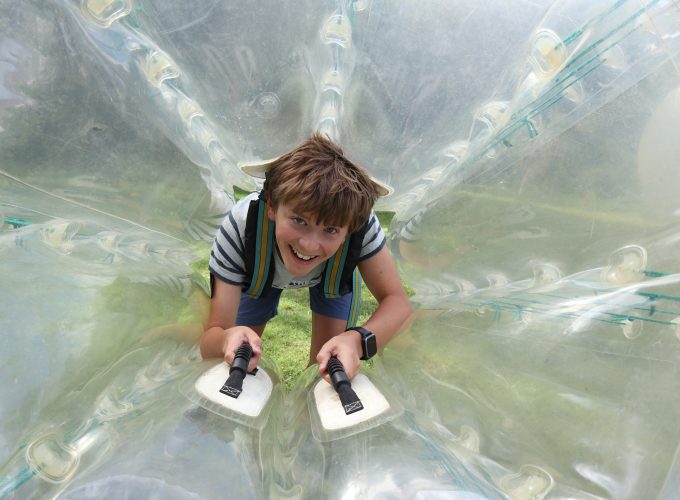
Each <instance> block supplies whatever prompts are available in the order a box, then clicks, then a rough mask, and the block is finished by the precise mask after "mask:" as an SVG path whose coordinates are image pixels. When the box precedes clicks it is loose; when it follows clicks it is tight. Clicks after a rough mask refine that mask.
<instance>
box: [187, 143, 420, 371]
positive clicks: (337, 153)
mask: <svg viewBox="0 0 680 500" xmlns="http://www.w3.org/2000/svg"><path fill="white" fill-rule="evenodd" d="M242 169H243V171H244V172H246V173H248V174H250V175H253V176H255V177H264V178H265V183H264V188H263V190H262V192H261V193H259V195H258V194H257V193H253V194H251V195H250V196H248V197H246V198H244V199H243V200H241V201H239V202H238V203H236V205H234V207H233V208H232V210H231V212H230V213H229V214H228V215H227V217H226V218H225V220H224V222H223V223H222V227H221V228H220V231H219V232H218V234H217V236H216V238H215V243H214V245H213V251H212V253H211V256H210V263H209V268H210V275H211V286H212V299H211V304H210V316H209V319H208V324H207V327H206V329H205V331H204V332H203V334H202V335H201V340H200V347H201V354H202V355H203V357H204V358H209V357H224V359H225V361H226V362H227V363H229V364H231V362H232V361H233V358H234V353H235V352H236V350H237V349H238V347H239V346H240V345H241V344H244V343H249V344H250V345H251V346H252V348H253V357H252V359H251V361H250V364H249V366H248V371H251V370H253V369H254V368H255V367H256V366H257V363H258V361H259V359H260V355H261V349H262V341H261V339H260V337H261V336H262V332H263V331H264V328H265V326H266V324H267V321H268V320H269V319H271V318H272V317H274V316H275V315H276V314H277V305H278V300H279V296H280V294H281V290H282V289H285V288H298V287H309V288H310V305H311V309H312V341H311V346H310V354H309V363H310V364H312V363H313V362H314V360H316V362H318V363H319V371H320V373H321V375H322V376H323V377H324V378H326V380H329V377H328V374H327V373H326V365H327V362H328V360H329V359H330V357H331V356H336V357H337V358H338V359H339V360H340V362H341V363H342V364H343V366H344V367H345V371H346V372H347V375H348V377H349V378H350V379H351V378H353V377H354V376H355V375H356V374H357V372H358V371H359V360H360V359H368V358H370V357H371V356H372V355H373V354H375V352H376V350H377V348H378V347H383V346H384V345H385V344H386V343H387V342H388V341H389V340H390V339H391V338H392V336H393V335H394V334H395V333H396V331H397V330H398V329H399V327H400V326H401V325H402V324H403V323H404V321H405V320H406V319H407V318H408V316H409V315H410V313H411V307H410V305H409V302H408V298H407V296H406V292H405V291H404V289H403V287H402V285H401V281H400V279H399V275H398V273H397V270H396V267H395V265H394V262H393V261H392V257H391V256H390V254H389V251H388V250H387V247H386V246H385V235H384V233H383V231H382V229H381V228H380V224H379V223H378V220H377V218H376V216H375V214H374V213H373V212H372V208H373V204H374V203H375V200H376V199H377V197H378V196H384V195H386V194H389V190H388V189H387V188H386V187H385V186H382V185H381V184H379V183H378V182H377V181H374V180H372V179H371V178H370V177H369V176H368V174H367V173H366V172H365V171H364V170H363V169H362V168H361V167H359V166H357V165H355V164H354V163H352V162H351V161H350V160H348V159H347V158H346V157H345V156H344V155H343V153H342V150H341V149H340V148H339V147H338V146H337V145H335V144H334V143H333V142H331V141H330V140H329V139H328V138H326V137H325V136H322V135H320V134H315V135H313V136H312V137H311V138H309V139H308V140H307V141H305V142H304V143H303V144H301V145H300V146H298V147H297V148H295V149H294V150H292V151H290V152H289V153H286V154H285V155H283V156H281V157H279V158H277V159H275V160H272V161H270V162H266V163H262V164H256V165H246V166H243V167H242ZM356 269H358V271H359V272H360V273H361V276H362V277H363V279H364V281H365V282H366V285H367V287H368V289H369V290H370V291H371V293H372V294H373V296H374V297H375V298H376V299H377V301H378V302H379V306H378V308H377V309H376V311H375V312H374V313H373V315H372V316H371V318H370V319H369V320H368V321H367V322H366V323H365V324H364V325H363V326H362V327H355V326H354V324H355V321H356V318H355V317H352V315H353V313H355V312H356V309H357V308H358V292H359V289H358V287H359V286H360V281H359V280H358V273H357V272H356ZM354 290H356V292H355V291H354Z"/></svg>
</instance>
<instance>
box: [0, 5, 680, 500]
mask: <svg viewBox="0 0 680 500" xmlns="http://www.w3.org/2000/svg"><path fill="white" fill-rule="evenodd" d="M0 13H1V15H0V23H1V25H2V29H1V30H0V218H1V220H2V224H1V225H0V228H1V229H0V276H1V278H0V280H1V281H0V283H1V284H0V332H1V333H0V335H1V337H0V347H1V349H0V374H1V375H2V380H3V381H4V383H3V384H2V386H1V387H0V401H1V402H2V403H0V427H1V429H2V432H0V464H2V466H1V468H0V497H8V498H43V497H47V496H50V497H54V496H61V497H65V498H88V497H103V496H126V495H127V496H129V497H141V496H151V495H157V496H162V497H172V498H199V497H201V498H224V497H225V496H228V497H240V498H262V497H272V498H276V497H286V498H291V497H292V498H298V497H301V498H324V497H326V498H339V497H342V498H356V497H361V498H372V497H373V498H386V497H387V498H464V499H479V498H516V499H525V498H617V499H618V498H631V499H632V498H675V497H677V492H678V491H680V465H679V464H680V458H679V457H678V456H677V449H678V444H679V443H680V430H678V428H677V423H676V420H677V419H676V415H678V413H680V390H679V389H680V387H678V384H679V383H680V382H678V381H679V380H680V377H679V376H678V375H679V374H678V369H679V368H678V366H680V363H679V362H678V361H680V360H679V359H678V358H679V357H680V340H679V339H680V284H678V281H679V278H680V274H679V271H680V260H679V257H678V256H679V255H680V225H679V224H678V217H679V215H680V202H679V201H678V196H677V192H678V189H677V188H678V186H680V169H678V162H677V159H678V158H679V157H680V141H678V140H677V131H678V130H680V70H679V68H680V8H679V7H678V4H677V2H672V1H670V0H666V1H664V0H645V1H640V0H618V1H613V0H612V1H592V0H588V1H585V0H583V1H578V0H571V1H567V0H564V1H554V2H548V1H533V2H507V1H501V0H498V1H485V2H478V1H475V0H467V1H466V0H455V1H446V2H444V1H425V2H423V1H415V0H405V1H400V2H396V3H395V2H381V1H377V0H355V1H348V2H332V1H322V2H319V1H311V0H309V1H299V2H294V3H293V4H291V3H290V2H274V1H268V0H267V1H260V2H256V3H249V4H242V3H234V2H217V1H213V0H198V1H193V2H188V3H187V2H179V1H175V0H164V1H162V2H161V1H156V0H140V1H133V0H79V1H76V0H53V1H48V2H45V1H42V2H37V1H24V2H13V1H10V0H0ZM314 130H320V131H322V132H324V133H326V134H328V135H329V136H331V137H332V138H333V139H335V140H337V141H338V142H339V143H340V144H341V145H342V146H343V148H344V149H345V151H346V152H347V154H348V155H349V156H350V157H351V158H353V159H355V160H356V161H357V162H359V163H361V164H363V165H364V166H366V168H367V169H368V170H370V172H371V173H372V175H374V176H375V177H377V178H379V179H381V180H382V181H384V182H387V183H389V184H390V185H391V186H392V187H394V189H395V193H394V195H392V196H391V197H389V198H387V199H384V200H381V201H380V204H379V207H378V208H380V209H383V210H391V211H393V212H394V213H395V216H394V219H393V222H392V225H391V228H390V234H389V247H390V249H391V250H392V252H393V254H394V255H395V257H396V259H397V261H398V264H399V267H400V270H401V272H402V276H403V278H404V280H405V281H406V283H407V284H408V285H409V286H410V287H411V288H412V289H413V290H414V291H415V295H414V296H413V297H412V301H413V303H414V305H415V306H416V307H417V309H418V311H417V313H416V315H415V316H414V318H413V320H412V321H410V323H409V324H408V325H404V330H403V332H402V333H401V334H400V336H399V337H397V338H396V339H394V341H393V342H392V343H391V344H390V346H389V347H388V348H387V349H386V350H385V351H384V353H383V355H382V356H381V358H379V359H378V360H376V361H375V363H374V364H373V366H372V367H364V369H363V370H364V373H366V374H367V375H368V377H369V379H370V380H372V381H373V382H374V383H375V384H376V387H378V388H380V389H381V390H382V391H384V395H385V397H386V398H387V400H388V401H389V402H390V404H391V408H392V411H391V412H389V413H388V414H385V415H384V418H377V419H373V420H371V421H370V422H364V424H363V425H359V426H357V427H355V428H353V429H350V430H347V429H345V430H343V432H341V433H333V432H330V431H328V432H325V431H324V432H321V431H319V428H318V425H319V422H320V421H321V419H320V418H319V415H318V414H315V411H317V410H316V409H315V408H316V407H315V405H314V404H313V398H310V396H309V395H310V393H311V391H312V390H313V387H314V386H315V384H316V383H317V381H318V378H317V376H316V374H315V368H313V367H310V368H309V369H308V370H307V371H306V372H305V373H304V374H303V376H302V377H301V378H300V380H298V382H297V384H296V386H295V388H294V390H293V391H292V392H290V393H285V392H284V391H283V389H282V386H281V384H280V383H278V380H279V378H280V377H279V375H278V370H277V368H276V367H275V366H274V365H273V364H272V362H271V361H269V360H267V359H266V356H265V359H264V360H263V369H266V370H268V373H269V375H270V376H271V378H272V380H273V381H274V382H275V384H274V389H273V391H272V396H271V398H270V400H269V402H268V403H267V404H268V406H267V411H266V413H265V414H264V416H263V417H262V419H261V420H259V421H258V422H257V425H255V424H253V423H252V422H249V421H248V419H247V418H243V417H239V418H236V417H235V416H234V415H230V414H229V413H228V412H221V414H217V413H214V412H212V411H207V410H206V409H205V408H204V407H203V406H201V404H200V401H198V400H196V399H195V398H192V397H190V396H191V394H189V393H187V391H186V390H185V388H186V387H187V386H188V387H191V382H192V381H193V380H195V379H196V378H197V377H198V376H199V375H200V374H201V373H202V372H203V371H204V370H206V369H207V368H208V367H209V364H206V363H203V362H201V360H200V356H199V354H198V352H197V350H196V346H195V341H196V339H197V337H198V335H199V334H200V332H201V331H202V323H203V322H204V321H205V319H206V317H207V305H208V290H207V284H206V280H205V278H204V275H205V274H204V273H205V269H203V267H204V266H205V258H206V255H207V252H208V251H209V250H208V248H209V247H208V246H207V245H206V244H205V242H208V241H210V240H211V239H212V237H213V235H214V234H215V231H216V229H217V227H218V226H219V223H220V222H221V220H222V218H223V216H224V214H225V213H226V212H227V211H228V210H229V207H230V206H231V205H232V203H233V199H234V186H237V187H239V188H241V189H246V190H248V189H253V188H256V187H257V186H256V185H255V184H254V183H253V181H252V180H251V179H248V178H246V177H244V176H243V175H242V174H240V172H239V170H238V168H237V167H238V164H239V163H240V162H244V161H252V160H258V159H265V158H269V157H272V156H275V155H278V154H280V153H282V152H283V151H285V150H287V149H289V148H291V147H293V146H294V145H295V144H297V143H298V142H300V141H301V140H302V139H304V138H305V137H306V136H307V135H309V134H310V133H311V132H312V131H314ZM265 354H266V345H265ZM213 409H214V408H213Z"/></svg>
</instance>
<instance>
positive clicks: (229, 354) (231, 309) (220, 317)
mask: <svg viewBox="0 0 680 500" xmlns="http://www.w3.org/2000/svg"><path fill="white" fill-rule="evenodd" d="M240 301H241V288H240V287H238V286H235V285H230V284H229V283H225V282H224V281H222V280H220V279H215V280H214V283H213V296H212V299H211V300H210V316H209V317H208V324H207V326H206V328H205V330H204V331H203V334H202V335H201V340H200V348H201V356H203V358H204V359H206V358H218V357H219V358H221V357H224V360H225V361H226V362H227V363H229V364H231V363H232V362H233V361H234V353H235V352H236V350H237V349H238V348H239V347H240V346H241V344H250V345H251V347H252V348H253V356H252V358H251V360H250V363H249V364H248V371H252V370H254V369H255V367H256V366H257V364H258V362H259V360H260V354H261V351H262V340H261V339H260V337H259V336H258V335H257V333H256V332H255V331H254V330H253V329H252V328H249V327H247V326H234V324H235V322H236V313H237V312H238V307H239V303H240Z"/></svg>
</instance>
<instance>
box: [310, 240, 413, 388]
mask: <svg viewBox="0 0 680 500" xmlns="http://www.w3.org/2000/svg"><path fill="white" fill-rule="evenodd" d="M359 271H360V272H361V276H362V278H363V279H364V282H365V283H366V286H367V287H368V289H369V290H370V291H371V293H372V294H373V296H374V297H375V298H376V300H377V301H378V308H377V309H376V310H375V312H374V313H373V314H372V315H371V317H370V318H369V320H368V321H367V322H366V323H365V324H364V325H363V326H364V327H365V328H367V329H368V330H370V331H371V332H373V333H374V334H375V337H376V341H377V344H378V349H381V348H383V347H385V345H386V344H387V343H388V342H389V341H390V339H391V338H392V337H393V336H394V334H395V333H397V331H398V330H399V328H400V327H401V326H402V325H403V324H404V322H405V321H406V320H407V319H408V317H409V316H410V315H411V305H410V304H409V301H408V296H407V295H406V291H405V290H404V287H403V286H402V285H401V280H400V279H399V273H398V272H397V267H396V266H395V264H394V261H393V260H392V256H391V255H390V252H389V250H388V249H387V247H386V246H384V247H383V248H382V249H381V250H380V251H379V252H378V253H376V254H375V255H373V256H372V257H370V258H368V259H366V260H363V261H361V262H360V263H359ZM361 355H362V352H361V335H360V334H359V332H356V331H354V330H350V331H346V332H344V333H341V334H340V335H337V336H335V337H333V338H332V339H331V340H329V341H328V342H326V344H325V345H324V346H323V347H322V348H321V350H320V351H319V354H318V355H317V358H316V359H317V362H318V363H319V370H320V372H321V373H322V375H323V376H324V378H328V374H327V373H326V364H327V363H328V360H329V358H330V357H331V356H337V357H338V359H339V360H340V361H341V362H342V363H343V365H345V370H346V371H347V375H348V376H349V377H350V378H353V377H354V375H356V373H357V372H358V367H359V362H358V360H359V358H360V357H361ZM355 358H356V359H355ZM355 367H356V368H355ZM348 368H349V369H348Z"/></svg>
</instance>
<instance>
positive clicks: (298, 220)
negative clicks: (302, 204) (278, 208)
mask: <svg viewBox="0 0 680 500" xmlns="http://www.w3.org/2000/svg"><path fill="white" fill-rule="evenodd" d="M290 220H292V221H293V222H294V223H295V224H300V225H302V224H305V220H304V219H303V218H302V217H298V216H297V215H294V216H292V217H291V218H290Z"/></svg>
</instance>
